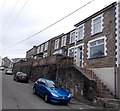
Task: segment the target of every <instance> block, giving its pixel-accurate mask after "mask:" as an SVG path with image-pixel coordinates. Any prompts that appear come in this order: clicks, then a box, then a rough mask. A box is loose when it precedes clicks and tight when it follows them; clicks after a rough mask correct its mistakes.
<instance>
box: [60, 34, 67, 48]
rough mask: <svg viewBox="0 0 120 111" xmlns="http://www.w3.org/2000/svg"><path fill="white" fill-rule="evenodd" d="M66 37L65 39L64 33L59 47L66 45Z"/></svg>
mask: <svg viewBox="0 0 120 111" xmlns="http://www.w3.org/2000/svg"><path fill="white" fill-rule="evenodd" d="M66 39H67V36H66V35H65V36H63V37H62V40H61V47H63V46H66Z"/></svg>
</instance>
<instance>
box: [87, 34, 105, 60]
mask: <svg viewBox="0 0 120 111" xmlns="http://www.w3.org/2000/svg"><path fill="white" fill-rule="evenodd" d="M102 39H103V40H104V43H103V45H104V55H103V56H101V57H105V56H107V47H106V44H107V43H106V37H105V36H103V37H100V38H96V39H93V40H90V41H89V42H88V59H96V58H101V57H90V48H91V47H90V43H92V42H95V41H97V40H102ZM99 45H101V44H99ZM95 46H98V44H97V45H95Z"/></svg>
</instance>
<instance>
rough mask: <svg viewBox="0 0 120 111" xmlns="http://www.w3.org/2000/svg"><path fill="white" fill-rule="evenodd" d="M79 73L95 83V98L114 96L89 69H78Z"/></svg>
mask: <svg viewBox="0 0 120 111" xmlns="http://www.w3.org/2000/svg"><path fill="white" fill-rule="evenodd" d="M80 70H81V72H82V73H84V74H85V75H87V76H88V77H89V78H91V79H92V80H94V81H95V82H96V83H97V96H98V97H104V98H114V95H113V94H112V93H111V92H110V90H109V89H108V88H107V87H106V86H105V85H104V83H103V82H102V81H101V80H100V79H99V78H98V77H97V76H96V74H94V72H93V71H92V70H90V69H86V68H80Z"/></svg>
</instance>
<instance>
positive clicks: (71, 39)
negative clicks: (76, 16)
mask: <svg viewBox="0 0 120 111" xmlns="http://www.w3.org/2000/svg"><path fill="white" fill-rule="evenodd" d="M74 42H75V31H74V32H71V33H70V44H71V43H74Z"/></svg>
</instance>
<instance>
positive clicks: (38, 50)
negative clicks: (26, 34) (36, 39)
mask: <svg viewBox="0 0 120 111" xmlns="http://www.w3.org/2000/svg"><path fill="white" fill-rule="evenodd" d="M39 53H40V46H38V47H37V54H39Z"/></svg>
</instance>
